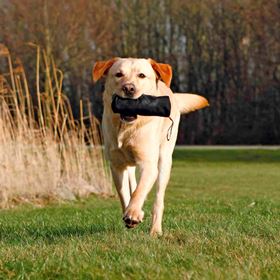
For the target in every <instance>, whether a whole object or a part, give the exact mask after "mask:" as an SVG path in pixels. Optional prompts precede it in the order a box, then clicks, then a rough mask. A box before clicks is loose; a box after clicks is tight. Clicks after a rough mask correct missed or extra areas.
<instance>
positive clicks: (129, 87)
mask: <svg viewBox="0 0 280 280" xmlns="http://www.w3.org/2000/svg"><path fill="white" fill-rule="evenodd" d="M122 90H123V92H124V93H125V94H126V95H127V96H133V95H134V94H135V91H136V89H135V86H134V84H132V83H128V84H124V85H123V86H122Z"/></svg>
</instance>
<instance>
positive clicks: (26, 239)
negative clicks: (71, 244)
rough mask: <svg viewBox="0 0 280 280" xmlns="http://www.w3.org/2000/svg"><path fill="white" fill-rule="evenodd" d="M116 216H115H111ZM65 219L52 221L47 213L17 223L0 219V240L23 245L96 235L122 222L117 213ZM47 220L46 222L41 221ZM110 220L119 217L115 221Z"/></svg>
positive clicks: (113, 230)
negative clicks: (109, 217)
mask: <svg viewBox="0 0 280 280" xmlns="http://www.w3.org/2000/svg"><path fill="white" fill-rule="evenodd" d="M114 216H116V217H114ZM64 218H65V220H63V219H62V220H61V219H59V220H57V221H55V222H54V223H53V224H52V219H51V217H49V215H43V216H42V217H40V219H39V220H38V217H37V218H35V219H33V218H30V217H29V218H28V219H27V220H24V219H23V220H22V221H18V222H17V223H15V222H12V223H7V224H6V223H1V222H0V243H2V244H10V245H12V244H13V245H24V244H34V243H41V242H44V243H55V242H59V240H67V239H71V238H83V237H86V236H92V237H94V236H98V235H104V234H106V233H107V234H108V233H113V234H114V233H115V232H118V231H120V228H121V227H122V226H123V227H124V225H123V224H122V223H121V219H120V217H119V215H117V214H116V215H113V216H112V217H111V219H108V220H107V219H106V218H105V219H102V215H101V216H99V217H98V218H97V219H96V218H95V219H94V218H93V219H92V220H89V219H87V220H86V221H84V220H82V219H83V218H82V217H81V218H77V219H76V218H73V217H70V216H68V215H66V216H65V217H64ZM44 219H45V220H46V222H45V221H44ZM113 220H115V221H116V220H119V221H120V222H119V223H114V222H113Z"/></svg>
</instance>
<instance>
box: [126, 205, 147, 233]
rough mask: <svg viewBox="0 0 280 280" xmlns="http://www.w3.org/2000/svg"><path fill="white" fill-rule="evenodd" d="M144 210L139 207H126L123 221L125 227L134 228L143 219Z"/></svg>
mask: <svg viewBox="0 0 280 280" xmlns="http://www.w3.org/2000/svg"><path fill="white" fill-rule="evenodd" d="M143 218H144V212H143V211H142V210H141V209H134V208H133V207H128V208H127V209H126V211H125V214H124V217H123V221H124V222H125V226H126V227H127V228H135V227H136V226H137V225H138V224H139V223H141V222H142V221H143Z"/></svg>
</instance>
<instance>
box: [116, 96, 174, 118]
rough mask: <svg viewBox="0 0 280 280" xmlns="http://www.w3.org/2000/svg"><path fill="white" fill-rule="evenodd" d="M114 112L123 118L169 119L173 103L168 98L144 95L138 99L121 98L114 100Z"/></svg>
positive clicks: (117, 97)
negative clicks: (152, 117) (155, 117)
mask: <svg viewBox="0 0 280 280" xmlns="http://www.w3.org/2000/svg"><path fill="white" fill-rule="evenodd" d="M112 110H113V112H114V113H118V114H121V115H122V116H136V115H141V116H159V117H169V116H170V110H171V103H170V99H169V97H168V96H152V95H145V94H142V95H141V96H140V97H139V98H137V99H131V98H124V97H120V96H118V95H117V94H114V95H113V98H112Z"/></svg>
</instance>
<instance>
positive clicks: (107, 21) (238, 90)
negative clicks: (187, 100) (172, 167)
mask: <svg viewBox="0 0 280 280" xmlns="http://www.w3.org/2000/svg"><path fill="white" fill-rule="evenodd" d="M0 10H1V17H0V24H1V33H0V42H2V43H4V44H5V45H7V46H8V47H9V49H11V50H13V52H14V53H15V54H17V56H18V57H19V58H21V60H22V61H24V65H28V67H27V69H26V71H27V72H28V74H29V75H28V77H29V79H31V80H32V79H35V74H34V73H35V70H34V69H35V64H34V63H35V59H36V54H35V52H32V51H31V50H30V45H31V44H28V43H32V44H36V45H40V46H42V47H44V48H45V50H46V53H47V54H52V55H53V57H54V60H55V62H56V64H57V65H58V67H59V68H60V69H61V70H62V71H63V72H64V91H65V92H66V93H67V94H68V96H69V98H70V101H71V104H72V107H73V111H74V114H75V115H76V116H78V115H79V100H80V99H89V100H91V102H92V107H93V108H92V109H93V112H94V113H95V114H96V115H97V116H98V117H101V112H102V105H101V91H102V85H101V84H97V85H95V86H93V85H92V78H91V70H92V66H93V64H94V62H95V61H96V60H101V59H106V58H110V57H114V56H121V57H127V56H130V57H151V58H154V59H155V60H158V61H160V62H166V63H169V64H171V65H172V67H173V71H174V78H173V82H172V86H171V87H172V89H173V91H176V92H194V93H200V94H202V95H203V96H205V97H207V98H208V99H209V102H210V104H211V106H210V107H209V108H207V109H205V110H202V111H200V112H197V113H195V114H191V115H188V116H184V117H183V118H182V122H181V127H180V132H179V137H178V143H179V144H279V143H280V93H279V88H280V21H279V14H280V2H279V0H271V1H265V0H257V1H256V0H243V1H240V0H239V1H238V0H232V1H227V0H224V1H223V0H219V1H218V0H209V1H197V0H189V1H187V0H186V1H183V0H172V1H171V0H141V1H140V0H123V1H121V0H115V1H113V0H95V1H90V0H80V1H77V0H67V1H66V0H61V1H54V0H48V1H47V0H21V1H17V0H2V1H1V2H0ZM0 67H1V65H0Z"/></svg>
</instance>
